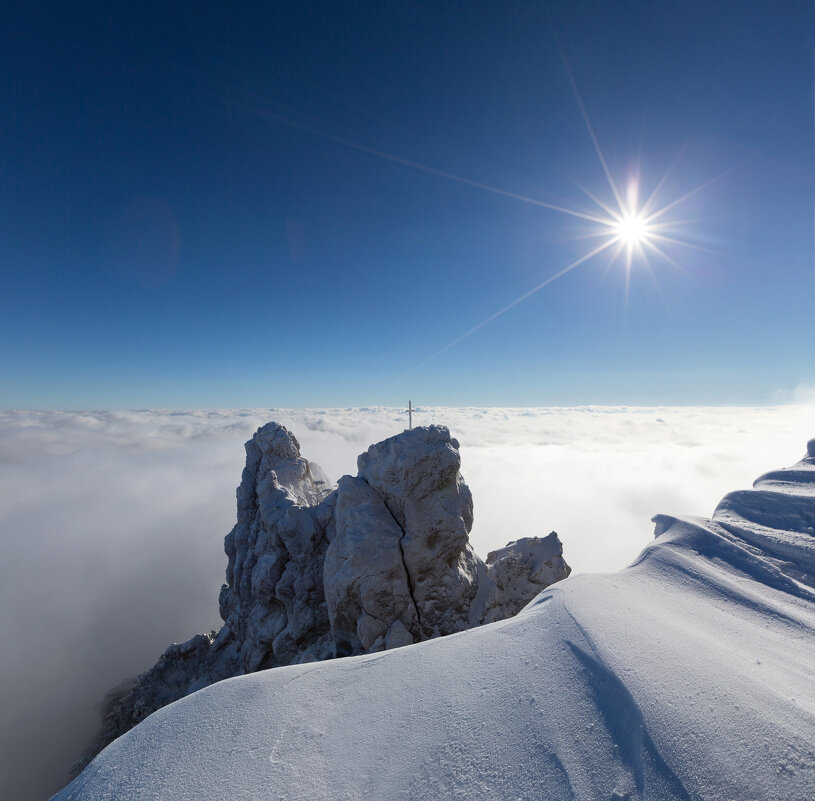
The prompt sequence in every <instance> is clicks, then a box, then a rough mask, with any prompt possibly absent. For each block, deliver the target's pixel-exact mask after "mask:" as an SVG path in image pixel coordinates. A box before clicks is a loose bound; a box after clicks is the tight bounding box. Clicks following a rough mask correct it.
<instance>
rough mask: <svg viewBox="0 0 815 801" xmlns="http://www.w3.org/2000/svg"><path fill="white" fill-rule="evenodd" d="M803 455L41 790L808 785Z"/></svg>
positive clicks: (552, 794) (811, 620)
mask: <svg viewBox="0 0 815 801" xmlns="http://www.w3.org/2000/svg"><path fill="white" fill-rule="evenodd" d="M814 451H815V449H813V447H812V446H810V448H809V454H808V456H807V457H806V458H805V459H804V460H803V461H802V462H800V463H799V464H797V465H796V466H795V467H793V468H791V469H790V470H786V471H775V472H773V473H768V474H767V475H765V476H763V477H762V478H761V479H759V481H757V482H756V486H755V488H754V489H752V490H748V491H746V492H739V493H733V494H731V495H729V496H727V497H726V498H725V499H724V501H723V502H722V504H721V505H720V506H719V508H718V509H717V510H716V512H715V514H714V516H713V518H712V519H702V518H699V519H679V518H673V517H667V516H658V517H657V518H656V519H655V522H656V534H657V536H656V539H655V540H654V541H653V542H652V543H651V544H650V545H649V546H648V547H647V548H646V549H645V550H644V551H643V553H642V554H641V555H640V557H639V558H638V559H637V560H636V561H635V562H634V564H632V565H631V566H630V567H628V568H626V569H625V570H623V571H621V572H619V573H616V574H609V575H581V576H576V577H573V578H569V579H567V580H565V581H562V582H559V583H558V584H557V585H555V586H553V587H549V588H547V589H545V590H544V591H543V592H541V593H540V594H539V595H538V596H537V597H536V598H535V599H534V600H533V601H532V602H531V603H530V604H529V605H528V606H527V607H526V608H525V609H524V610H523V611H522V612H521V613H520V614H518V615H517V616H516V617H513V618H509V619H506V620H502V621H499V622H496V623H494V624H492V625H487V626H483V627H480V628H475V629H472V630H470V631H466V632H464V633H461V634H457V635H454V636H451V637H446V638H440V639H434V640H430V641H425V642H421V643H418V644H415V645H412V646H410V647H408V648H401V649H397V650H394V651H391V652H385V653H376V654H369V655H363V656H357V657H351V658H348V659H341V660H335V661H330V662H324V663H319V664H311V665H297V666H291V667H285V668H280V669H276V670H271V671H265V672H261V673H257V674H253V675H250V676H244V677H241V678H238V679H233V680H229V681H224V682H220V683H218V684H216V685H215V686H212V687H209V688H207V689H205V690H202V691H200V692H197V693H194V694H192V695H190V696H188V697H186V698H184V699H182V700H180V701H178V702H177V703H175V704H172V705H171V706H168V707H165V708H164V709H162V710H160V711H158V712H156V713H155V714H153V715H151V716H150V717H149V718H148V719H147V720H145V721H144V722H143V723H141V724H140V725H139V726H137V727H136V728H135V729H133V730H132V731H130V732H129V733H128V734H126V735H125V736H123V737H121V738H119V739H118V740H116V742H114V743H112V744H111V745H110V746H109V747H108V748H107V749H106V750H105V751H104V752H103V753H102V754H100V755H99V756H98V757H97V758H96V759H95V760H94V761H93V763H91V764H90V765H89V766H88V768H87V769H86V770H85V772H84V773H83V774H82V775H81V776H80V777H78V778H77V779H76V780H75V781H74V783H73V784H71V785H70V786H69V787H67V788H66V789H65V790H64V791H62V793H60V794H58V795H57V796H56V798H57V799H59V801H68V800H69V799H71V801H103V799H105V800H108V799H110V800H111V801H112V800H113V799H117V801H125V800H127V799H131V800H132V801H136V800H137V799H142V798H154V799H167V801H169V800H170V799H172V801H193V800H194V801H200V800H201V799H213V800H214V799H222V798H231V799H247V801H248V799H252V798H258V797H264V798H285V799H288V800H289V801H296V799H309V801H312V800H316V801H320V799H325V800H326V801H328V799H331V800H332V801H334V799H368V798H377V799H448V798H450V799H452V798H471V799H519V798H520V799H547V800H548V801H560V800H563V801H565V800H566V799H592V800H593V799H597V800H598V801H600V799H603V800H604V801H608V799H617V801H620V800H621V799H655V800H656V799H666V800H667V799H716V800H717V801H736V800H737V799H762V801H811V798H812V788H813V787H815V703H814V702H813V698H815V590H813V587H812V582H811V572H810V571H811V559H812V543H813V527H815V494H813V492H812V488H813V487H815V482H813V480H812V479H813V476H815V452H814Z"/></svg>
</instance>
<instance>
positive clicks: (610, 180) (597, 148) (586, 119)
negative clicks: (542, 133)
mask: <svg viewBox="0 0 815 801" xmlns="http://www.w3.org/2000/svg"><path fill="white" fill-rule="evenodd" d="M561 56H562V58H563V64H564V66H565V67H566V74H567V75H568V76H569V83H570V84H571V86H572V91H573V92H574V96H575V99H576V100H577V105H578V107H579V108H580V114H581V115H582V116H583V122H585V123H586V128H587V130H588V132H589V136H590V137H591V141H592V143H593V144H594V150H595V152H596V153H597V158H598V159H600V164H601V165H602V167H603V172H604V173H605V174H606V179H607V180H608V185H609V186H610V187H611V191H612V193H613V194H614V198H615V200H616V201H617V205H618V206H619V207H620V210H623V209H624V208H625V205H624V203H623V199H622V196H621V195H620V193H619V192H618V191H617V185H616V184H615V183H614V179H613V178H612V177H611V170H609V168H608V164H607V163H606V158H605V156H604V155H603V151H602V150H601V149H600V143H599V142H598V141H597V136H596V135H595V133H594V128H593V127H592V124H591V120H590V119H589V115H588V113H587V112H586V107H585V106H584V105H583V98H582V97H581V96H580V90H579V89H578V88H577V82H576V81H575V79H574V75H573V74H572V69H571V67H570V66H569V62H568V61H567V60H566V55H565V54H564V53H561Z"/></svg>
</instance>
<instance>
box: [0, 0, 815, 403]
mask: <svg viewBox="0 0 815 801" xmlns="http://www.w3.org/2000/svg"><path fill="white" fill-rule="evenodd" d="M170 5H171V6H172V7H171V8H168V7H167V6H168V4H150V3H145V4H140V5H139V7H138V8H136V7H135V6H134V7H132V8H129V9H123V8H120V7H117V6H115V5H111V4H108V3H101V4H96V5H94V4H82V6H81V8H80V7H76V6H66V5H64V4H57V3H36V2H32V3H25V4H24V3H17V4H7V5H5V6H4V7H3V10H2V11H1V12H0V17H1V18H0V29H1V30H2V31H3V33H2V37H3V46H2V48H0V74H2V75H3V76H4V78H3V80H2V81H0V101H2V104H3V109H4V114H3V120H2V123H1V124H0V125H1V126H2V127H1V128H0V178H2V186H3V191H2V193H0V272H1V273H2V284H1V285H0V286H2V292H0V371H1V372H0V374H1V375H2V382H0V406H2V407H6V408H8V407H32V408H88V407H93V408H105V407H111V408H137V407H175V406H188V407H218V406H221V407H223V406H278V407H279V406H325V405H328V406H339V405H362V404H401V403H403V402H405V401H406V400H407V398H408V397H410V398H412V399H413V400H414V403H416V402H420V403H427V404H454V405H492V404H498V405H546V404H585V403H591V404H593V403H599V404H602V403H615V404H616V403H627V404H650V403H679V404H683V403H761V402H770V401H775V400H778V399H779V398H784V397H789V394H790V393H791V392H793V391H794V390H795V388H796V387H799V386H802V385H811V384H812V383H813V382H815V337H813V335H812V325H811V320H812V309H813V304H814V303H815V271H814V270H813V192H812V188H813V158H812V156H813V135H812V134H813V102H812V97H813V77H812V63H813V12H812V7H811V4H810V3H805V2H803V1H802V2H786V3H783V4H779V5H777V6H775V7H773V4H768V3H765V2H749V1H748V2H743V1H742V2H696V1H695V0H691V1H690V2H688V1H687V0H686V1H685V2H663V3H653V2H637V1H636V0H632V1H631V2H613V3H612V2H607V0H606V1H605V2H569V3H527V2H517V3H513V2H508V3H501V4H496V3H486V2H473V1H472V0H470V2H460V3H459V2H450V3H445V4H440V3H437V2H427V3H425V2H415V3H405V4H396V3H366V2H356V3H350V4H348V3H342V2H332V3H322V4H312V3H302V2H301V3H289V4H260V3H259V4H256V8H255V9H252V8H251V7H250V6H245V7H242V8H238V7H237V6H235V7H231V6H230V5H229V4H224V3H195V4H191V3H190V4H185V3H176V4H170ZM569 70H571V72H572V74H573V76H574V79H575V82H576V85H577V87H578V89H579V92H580V96H581V97H582V100H583V102H584V105H585V109H586V112H587V114H588V116H589V118H590V120H591V123H592V125H593V127H594V130H595V132H596V136H597V140H598V142H599V144H600V147H601V149H602V151H603V153H604V155H605V157H606V159H607V162H608V166H609V170H610V172H611V174H612V176H613V178H614V179H615V181H616V182H617V183H618V184H619V185H620V187H624V186H626V185H627V184H628V183H629V180H630V179H631V178H632V176H634V175H635V174H636V171H637V167H638V165H639V174H640V186H641V188H640V193H641V195H642V196H647V195H648V194H649V193H650V191H651V190H652V189H653V188H654V187H655V185H656V184H657V182H658V181H659V179H660V178H661V177H662V176H663V174H664V173H665V172H666V170H668V168H669V167H670V166H671V165H672V164H674V166H673V168H672V170H671V172H670V173H669V175H668V178H667V179H666V180H665V182H664V184H663V186H662V189H661V191H660V194H659V199H660V200H661V201H662V202H663V203H670V202H672V201H674V200H676V199H678V198H681V197H682V196H683V195H685V194H686V193H688V192H691V191H692V190H694V189H696V188H697V187H699V186H701V185H703V184H706V183H707V182H708V181H710V180H711V179H714V178H717V176H720V175H722V174H723V173H726V174H725V175H724V176H723V177H721V178H720V179H719V180H715V181H713V182H712V183H711V184H710V185H708V186H705V187H704V188H702V189H701V190H699V191H698V192H695V193H694V194H692V195H691V196H690V197H688V198H687V199H686V200H685V201H684V202H682V203H680V204H678V205H677V206H676V207H674V208H673V209H671V211H670V212H669V213H667V214H666V219H668V218H670V219H671V220H673V221H679V220H687V221H688V222H686V223H684V224H682V225H678V226H677V227H676V228H675V229H672V231H671V235H672V236H673V237H675V238H677V239H680V240H681V241H683V242H686V243H688V244H690V245H693V247H685V246H678V245H674V244H670V245H665V246H664V249H665V250H666V252H667V253H668V255H669V256H670V257H671V259H672V260H674V261H675V262H676V263H677V264H678V265H679V266H680V267H681V270H680V269H679V268H678V267H677V266H676V265H675V264H672V263H669V262H668V261H665V260H660V259H657V258H654V257H653V256H652V258H651V259H650V270H649V268H648V267H647V266H646V265H645V264H644V262H642V261H641V260H640V259H637V258H635V259H634V260H633V262H632V266H631V274H630V281H628V282H627V281H626V270H625V266H624V264H623V262H622V261H620V262H618V263H616V264H614V265H612V266H611V267H610V269H608V270H607V271H606V267H607V259H605V258H603V257H600V256H598V257H597V258H596V259H594V260H590V261H588V262H586V263H585V264H583V265H580V266H579V267H577V268H575V269H574V270H573V271H571V272H569V273H568V274H567V275H564V276H563V277H562V278H561V279H558V280H557V281H555V282H553V283H552V284H550V285H549V286H547V287H545V288H543V289H542V290H541V291H539V292H537V293H535V294H533V295H532V296H530V297H529V298H528V299H527V300H525V301H524V302H523V303H520V304H519V305H517V306H515V307H514V308H512V309H510V310H509V311H507V312H506V313H505V314H503V315H501V316H500V317H498V318H497V319H495V320H494V321H493V322H491V323H489V324H488V325H485V326H484V327H483V328H480V329H479V330H478V331H476V332H475V333H473V334H472V336H469V337H467V338H466V339H464V340H463V341H461V342H459V343H458V344H457V345H455V346H454V347H451V348H449V349H448V350H446V351H444V352H443V353H441V354H440V355H438V356H436V357H435V358H432V359H431V360H430V361H427V360H428V357H430V356H432V355H433V354H436V353H437V352H438V351H439V350H441V349H442V348H444V347H445V346H446V345H448V344H449V343H450V342H452V341H454V340H455V339H457V338H458V337H459V336H460V335H461V334H462V333H464V332H466V331H468V330H470V329H472V328H473V327H474V326H476V325H478V324H479V323H480V322H482V321H483V320H485V319H486V318H488V317H489V316H491V315H492V314H494V313H495V312H496V311H497V310H499V309H500V308H502V307H504V306H505V305H507V304H510V303H511V302H512V301H513V300H515V299H516V298H518V297H519V296H521V295H523V294H525V293H526V292H528V291H529V290H530V289H531V288H533V287H535V286H536V285H538V284H540V283H541V282H542V281H544V280H545V279H546V278H547V277H548V276H550V275H553V274H555V273H557V272H558V271H560V270H561V269H562V268H563V267H565V266H566V265H568V264H570V263H571V262H572V261H574V260H576V259H577V258H578V257H579V256H580V255H581V254H583V253H585V252H586V250H587V249H588V248H589V247H591V246H593V243H595V242H598V241H601V240H596V239H578V238H576V237H580V236H584V235H586V234H588V233H592V232H593V231H595V230H596V226H592V224H590V223H588V222H587V221H585V220H582V219H580V218H577V217H574V216H570V215H567V214H563V213H560V212H557V211H555V210H552V209H550V208H546V207H542V206H540V205H535V204H533V203H529V202H524V201H523V200H519V199H517V198H512V197H508V196H506V195H502V194H498V193H495V192H491V191H488V190H487V189H484V188H477V187H474V186H472V185H470V184H467V183H462V182H460V181H455V180H452V179H450V178H448V177H443V176H441V175H439V174H437V173H433V172H430V171H428V170H423V169H418V168H416V167H415V166H409V165H408V164H406V163H405V162H413V163H415V164H419V165H423V166H425V167H428V168H430V169H431V170H437V171H441V172H444V173H448V174H450V175H454V176H457V177H460V178H463V179H465V180H467V181H472V182H476V183H480V184H483V185H485V186H490V187H494V188H498V189H501V190H503V191H505V192H509V193H512V194H514V195H519V196H524V197H528V198H530V199H533V200H537V201H542V202H543V203H547V204H550V205H558V206H564V207H567V208H569V209H574V210H582V211H589V210H592V212H593V213H594V212H596V211H597V210H598V209H597V207H593V205H592V202H591V201H590V200H589V199H588V198H587V196H586V195H585V194H583V193H582V192H581V190H580V189H579V188H578V187H577V186H576V184H575V182H577V183H579V184H580V185H582V186H583V187H585V188H586V189H588V190H589V191H590V192H592V193H593V194H596V195H598V196H599V198H600V199H601V200H602V201H603V202H605V203H610V202H612V201H613V195H612V192H611V190H610V188H609V185H608V183H607V181H606V178H605V176H604V173H603V169H602V167H601V164H600V161H599V160H598V157H597V154H596V153H595V149H594V146H593V144H592V140H591V138H590V136H589V132H588V130H587V126H586V124H585V122H584V119H583V117H582V116H581V112H580V108H579V105H578V100H577V97H576V95H575V93H574V91H573V89H572V86H571V84H570V79H569ZM373 151H376V153H374V152H373ZM383 154H384V155H383ZM386 156H391V157H392V158H387V157H386ZM626 283H628V284H629V286H628V289H627V290H626Z"/></svg>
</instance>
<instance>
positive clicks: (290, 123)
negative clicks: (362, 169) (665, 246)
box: [232, 100, 605, 223]
mask: <svg viewBox="0 0 815 801" xmlns="http://www.w3.org/2000/svg"><path fill="white" fill-rule="evenodd" d="M232 102H233V104H238V105H240V107H242V108H243V109H244V110H245V111H249V112H250V113H253V114H255V115H256V116H259V117H262V118H264V119H267V120H270V121H272V122H275V123H278V124H280V125H285V126H287V127H289V128H292V129H294V130H297V131H303V132H304V133H308V134H310V135H311V136H316V137H318V138H320V139H324V140H326V141H328V142H334V143H335V144H338V145H342V146H343V147H347V148H350V149H352V150H357V151H359V152H361V153H367V154H368V155H370V156H376V157H377V158H381V159H385V160H387V161H391V162H393V163H394V164H401V165H402V166H404V167H411V168H412V169H414V170H419V171H420V172H425V173H428V174H430V175H436V176H438V177H440V178H446V179H447V180H449V181H455V182H456V183H459V184H464V185H466V186H472V187H474V188H476V189H483V190H484V191H486V192H492V193H493V194H496V195H501V196H503V197H508V198H512V199H513V200H521V201H523V202H524V203H530V204H531V205H533V206H540V207H541V208H544V209H550V210H551V211H557V212H560V213H561V214H568V215H570V216H572V217H579V218H580V219H583V220H588V221H589V222H594V223H603V222H605V221H604V220H603V218H602V217H598V216H597V215H596V214H586V213H584V212H581V211H577V210H576V209H570V208H567V207H565V206H558V205H556V204H554V203H547V202H546V201H544V200H538V199H537V198H532V197H528V196H527V195H521V194H518V193H517V192H510V191H508V190H506V189H500V188H499V187H496V186H490V185H489V184H485V183H482V182H481V181H475V180H472V179H471V178H464V177H463V176H461V175H455V174H454V173H451V172H446V171H445V170H439V169H436V168H435V167H430V166H428V165H427V164H422V163H421V162H418V161H411V160H410V159H406V158H402V157H401V156H397V155H394V154H393V153H387V152H386V151H384V150H377V149H376V148H373V147H368V146H367V145H363V144H360V143H359V142H354V141H353V140H350V139H345V138H343V137H341V136H335V135H334V134H330V133H327V132H326V131H322V130H320V129H319V128H317V127H316V126H314V125H311V124H309V123H304V122H300V121H299V120H296V119H294V118H292V117H288V116H286V115H285V114H280V113H278V112H276V111H272V110H271V109H267V108H264V107H263V106H259V105H257V104H253V103H247V102H246V101H235V100H233V101H232Z"/></svg>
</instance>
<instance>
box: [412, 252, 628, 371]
mask: <svg viewBox="0 0 815 801" xmlns="http://www.w3.org/2000/svg"><path fill="white" fill-rule="evenodd" d="M616 242H617V238H616V237H614V238H612V239H609V240H608V241H607V242H604V243H603V244H601V245H598V246H597V247H596V248H594V249H593V250H591V251H589V252H588V253H585V254H584V255H583V256H581V257H580V258H579V259H576V260H575V261H573V262H571V263H570V264H568V265H566V267H564V268H563V269H561V270H559V271H558V272H556V273H555V274H554V275H550V276H549V277H548V278H546V279H545V280H543V281H541V282H540V283H539V284H537V285H536V286H533V287H532V289H530V290H528V291H526V292H524V293H523V294H522V295H519V296H518V297H517V298H515V300H513V301H511V302H510V303H507V304H506V305H505V306H502V307H501V308H500V309H498V311H496V312H493V313H492V314H491V315H490V316H489V317H485V318H484V319H483V320H482V321H481V322H480V323H478V325H474V326H473V327H472V328H470V329H469V330H468V331H465V332H464V333H463V334H461V335H460V336H457V337H456V338H455V339H453V340H451V341H450V342H448V343H447V344H446V345H445V346H444V347H443V348H439V350H437V351H436V352H435V353H432V354H431V355H430V356H428V357H427V358H426V359H425V360H424V361H423V362H422V363H421V364H419V365H417V366H416V367H415V368H414V369H413V370H411V371H410V373H412V372H414V371H415V370H418V369H420V368H421V367H424V366H425V365H426V364H427V363H428V362H431V361H433V359H436V358H437V357H439V356H441V355H442V354H443V353H446V352H447V351H448V350H450V348H453V347H455V346H456V345H458V344H459V343H460V342H463V341H464V340H465V339H467V338H468V337H470V336H472V335H473V334H474V333H475V332H476V331H480V330H481V329H482V328H483V327H484V326H485V325H489V323H491V322H492V321H493V320H497V319H498V318H499V317H500V316H501V315H502V314H506V313H507V312H508V311H509V310H510V309H514V308H515V307H516V306H517V305H518V304H520V303H523V302H524V301H525V300H527V299H529V298H531V297H532V295H534V294H536V293H537V292H540V291H541V289H543V288H544V287H547V286H549V284H551V283H553V282H555V281H557V279H558V278H562V277H563V276H564V275H566V273H568V272H571V271H572V270H574V268H575V267H579V266H580V265H581V264H583V263H584V262H587V261H588V260H589V259H591V258H593V257H594V256H596V255H597V254H598V253H602V252H603V251H604V250H606V249H607V248H610V247H611V246H612V245H613V244H615V243H616ZM410 373H408V375H409V374H410Z"/></svg>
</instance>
